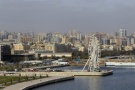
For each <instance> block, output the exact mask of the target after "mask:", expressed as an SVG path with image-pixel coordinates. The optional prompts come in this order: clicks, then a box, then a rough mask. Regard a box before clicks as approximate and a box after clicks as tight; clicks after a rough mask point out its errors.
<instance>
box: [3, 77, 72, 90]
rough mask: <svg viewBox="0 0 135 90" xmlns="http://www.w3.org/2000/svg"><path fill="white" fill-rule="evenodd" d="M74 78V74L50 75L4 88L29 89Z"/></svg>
mask: <svg viewBox="0 0 135 90" xmlns="http://www.w3.org/2000/svg"><path fill="white" fill-rule="evenodd" d="M73 79H74V76H63V77H62V76H61V77H56V76H54V77H48V78H44V79H38V80H33V81H29V82H23V83H18V84H15V85H11V86H7V87H6V88H4V89H2V90H29V89H32V88H36V87H39V86H43V85H47V84H52V83H56V82H62V81H67V80H73Z"/></svg>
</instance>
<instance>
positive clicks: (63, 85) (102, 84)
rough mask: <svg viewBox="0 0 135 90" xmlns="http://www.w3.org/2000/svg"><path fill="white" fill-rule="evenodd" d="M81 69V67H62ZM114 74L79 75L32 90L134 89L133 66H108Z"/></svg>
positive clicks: (134, 72) (134, 70)
mask: <svg viewBox="0 0 135 90" xmlns="http://www.w3.org/2000/svg"><path fill="white" fill-rule="evenodd" d="M73 68H74V69H80V68H81V69H82V67H64V69H73ZM110 69H112V70H114V74H113V75H110V76H105V77H104V76H83V77H82V76H81V77H75V80H71V81H66V82H59V83H55V84H50V85H46V86H42V87H39V88H35V89H32V90H135V68H132V67H130V68H125V67H110Z"/></svg>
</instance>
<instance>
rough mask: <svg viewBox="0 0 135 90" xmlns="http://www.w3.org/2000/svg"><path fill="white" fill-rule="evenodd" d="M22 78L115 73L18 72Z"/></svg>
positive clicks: (108, 73) (107, 73)
mask: <svg viewBox="0 0 135 90" xmlns="http://www.w3.org/2000/svg"><path fill="white" fill-rule="evenodd" d="M18 73H19V74H21V76H26V75H27V76H33V75H35V74H36V75H37V76H40V75H42V76H45V75H48V76H107V75H111V74H113V71H112V70H110V71H101V72H86V71H84V72H81V71H80V72H77V71H65V72H18Z"/></svg>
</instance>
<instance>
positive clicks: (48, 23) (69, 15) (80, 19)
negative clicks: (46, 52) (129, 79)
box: [0, 0, 135, 34]
mask: <svg viewBox="0 0 135 90" xmlns="http://www.w3.org/2000/svg"><path fill="white" fill-rule="evenodd" d="M134 8H135V1H134V0H0V30H1V31H2V30H7V31H17V32H20V31H21V32H22V31H23V32H25V31H34V32H61V33H64V32H67V31H69V30H78V31H81V32H82V33H84V34H86V33H89V32H94V31H96V32H115V31H118V30H119V29H121V28H125V29H127V30H128V32H130V33H132V32H133V31H134V29H135V27H134V23H135V11H134Z"/></svg>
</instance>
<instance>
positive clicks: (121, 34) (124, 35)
mask: <svg viewBox="0 0 135 90" xmlns="http://www.w3.org/2000/svg"><path fill="white" fill-rule="evenodd" d="M119 35H120V37H126V36H127V30H126V29H120V32H119Z"/></svg>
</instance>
